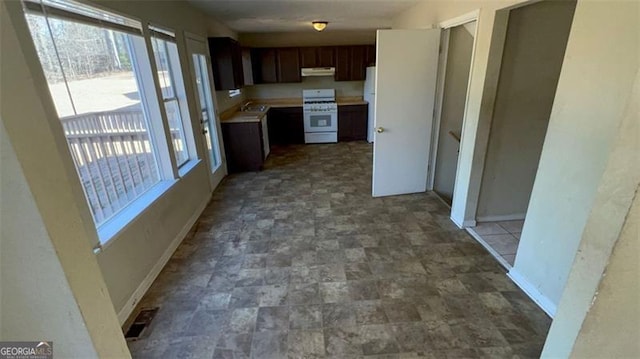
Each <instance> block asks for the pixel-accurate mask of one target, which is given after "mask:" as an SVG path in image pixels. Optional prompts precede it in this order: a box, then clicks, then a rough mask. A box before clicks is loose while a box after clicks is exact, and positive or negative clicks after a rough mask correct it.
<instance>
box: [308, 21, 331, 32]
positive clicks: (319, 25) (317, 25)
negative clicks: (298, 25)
mask: <svg viewBox="0 0 640 359" xmlns="http://www.w3.org/2000/svg"><path fill="white" fill-rule="evenodd" d="M327 24H328V22H326V21H314V22H312V23H311V25H313V28H314V29H315V30H316V31H317V32H321V31H323V30H324V29H326V28H327Z"/></svg>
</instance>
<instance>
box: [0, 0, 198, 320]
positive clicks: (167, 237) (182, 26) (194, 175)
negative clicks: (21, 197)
mask: <svg viewBox="0 0 640 359" xmlns="http://www.w3.org/2000/svg"><path fill="white" fill-rule="evenodd" d="M94 2H95V3H97V4H98V5H99V6H101V7H103V8H106V9H109V10H112V11H116V12H119V13H122V14H124V15H129V16H133V17H136V18H138V19H140V20H141V21H142V23H143V24H147V23H153V24H157V25H162V26H166V27H170V28H171V29H173V30H174V31H176V34H177V37H176V39H177V44H178V51H179V52H180V54H181V56H180V60H181V63H182V66H183V77H184V78H185V80H186V81H185V82H186V83H185V85H186V92H187V97H188V98H191V99H193V98H195V96H194V93H193V91H194V87H193V86H192V83H191V81H192V80H191V73H190V71H189V67H188V66H189V65H188V64H190V62H191V59H190V57H188V56H187V55H186V44H185V38H184V36H183V35H184V32H185V31H186V32H189V33H191V34H195V35H198V36H201V37H203V38H206V37H207V26H208V23H207V19H206V18H205V17H204V16H203V15H202V13H201V12H200V11H198V10H195V9H194V8H192V7H190V6H189V5H188V4H187V3H185V2H183V1H162V2H154V3H153V4H150V3H149V2H146V1H126V2H125V1H109V0H96V1H94ZM22 36H25V35H24V34H23V35H22ZM25 44H29V45H28V46H31V47H32V45H31V41H30V39H29V38H26V41H25ZM4 46H5V45H4V43H3V50H4ZM25 46H27V45H25ZM4 53H5V52H4V51H3V54H4ZM29 60H30V62H31V64H30V65H31V67H30V69H29V70H30V71H31V72H32V73H33V77H35V78H36V79H38V80H39V81H41V82H39V83H37V86H39V87H41V88H42V90H43V91H47V90H46V82H44V77H43V75H42V71H41V69H40V65H39V63H38V59H37V57H36V56H35V52H33V58H29ZM29 77H32V76H29ZM20 83H21V82H14V83H13V86H15V87H18V88H19V85H17V84H20ZM4 84H5V78H3V85H4ZM10 86H11V85H10ZM24 98H25V99H29V103H30V104H31V106H32V104H33V103H34V101H33V99H32V98H31V97H28V96H25V97H24ZM35 103H38V102H37V101H35ZM43 103H46V104H47V105H48V106H49V107H48V108H47V109H46V110H47V112H46V115H47V116H49V117H51V118H53V119H54V126H53V127H52V128H51V129H49V128H46V131H47V134H48V136H50V137H52V138H53V139H54V140H55V141H56V142H57V144H58V145H59V146H60V149H61V150H60V151H61V152H59V156H61V158H64V159H65V161H66V162H65V163H66V164H67V166H66V167H61V168H64V170H65V175H66V176H69V177H70V178H72V179H73V180H71V181H62V182H60V183H59V185H60V186H61V188H64V189H67V188H68V190H70V191H73V192H74V194H76V197H75V199H74V200H75V203H76V204H77V205H78V206H80V207H81V208H80V209H81V210H80V211H79V214H78V215H77V217H76V221H78V220H80V218H81V219H82V220H81V222H80V223H81V224H82V226H84V227H85V229H86V231H87V233H88V235H85V236H84V238H83V240H85V241H86V240H87V238H89V241H90V242H94V241H95V240H96V231H95V227H94V225H93V221H92V220H91V215H90V212H89V210H88V207H87V205H86V201H85V199H84V197H83V194H82V188H81V186H80V183H79V180H78V179H77V174H76V172H75V169H74V167H73V164H72V163H71V159H70V156H69V154H68V149H67V146H66V140H65V138H64V134H63V132H62V128H61V126H60V124H59V122H58V121H57V118H56V117H57V116H56V112H55V110H54V108H53V104H52V103H51V100H50V96H49V95H48V92H44V97H43ZM190 113H191V121H192V126H193V128H198V126H200V125H199V122H198V121H199V111H198V110H197V109H196V108H195V103H193V101H190ZM23 126H26V125H23ZM44 129H45V128H44V127H41V128H39V130H40V131H42V130H44ZM7 130H8V131H9V133H11V129H10V128H7ZM23 131H24V132H25V133H29V132H30V131H31V129H28V130H23ZM32 141H33V139H32V138H31V137H27V138H20V139H18V140H16V141H14V145H15V146H24V145H28V146H30V147H33V144H32V143H31V142H32ZM23 142H24V143H23ZM196 142H197V144H198V149H199V152H200V158H204V150H203V148H204V146H203V144H202V138H201V137H199V136H196ZM36 147H37V146H36ZM36 147H33V149H32V151H35V150H36V149H37V148H36ZM17 152H18V151H17ZM39 152H50V150H40V151H39ZM32 153H33V152H32ZM56 153H58V152H56ZM42 171H46V167H45V168H41V169H38V171H36V172H34V173H33V176H39V174H38V173H40V172H42ZM27 179H28V180H29V179H30V177H29V175H27ZM54 183H56V182H55V181H51V182H50V183H49V184H48V186H53V184H54ZM61 193H63V191H60V190H51V189H50V190H49V191H48V192H47V193H46V196H47V197H48V198H51V199H52V201H59V199H58V197H59V196H60V195H61ZM210 194H211V188H210V182H209V176H208V169H207V168H206V162H204V161H203V162H200V163H199V164H198V165H197V166H196V167H195V168H193V169H192V170H191V171H190V172H189V173H188V174H187V175H186V176H185V177H183V178H181V179H180V180H178V181H177V182H176V183H175V184H174V185H173V186H172V187H171V188H170V189H169V190H168V191H167V192H165V193H164V194H163V195H162V196H161V197H159V198H158V199H157V200H156V201H155V202H154V203H153V204H152V205H151V206H150V207H149V208H147V209H146V210H145V211H144V212H143V213H142V214H140V215H139V216H138V217H136V218H135V219H134V220H133V221H131V222H130V223H129V224H128V225H127V227H126V228H125V229H124V230H123V231H122V232H121V233H120V234H118V235H117V236H116V237H114V238H112V239H111V241H110V242H108V243H107V245H105V246H104V248H103V250H102V251H101V252H100V253H99V254H97V260H98V264H99V266H100V269H101V271H102V275H103V277H104V281H105V283H106V288H108V293H109V295H110V297H111V300H112V303H113V307H114V308H115V310H116V312H118V314H119V316H120V318H119V319H120V320H121V321H122V320H124V319H126V316H127V315H128V314H129V312H130V311H131V310H132V309H133V307H134V305H135V304H136V303H137V301H138V300H139V299H140V297H141V296H142V295H143V294H144V292H145V290H146V289H147V287H148V286H149V285H150V284H151V282H152V281H153V279H154V278H155V276H156V275H157V274H158V272H159V271H160V270H161V269H162V266H163V265H164V263H165V261H166V260H167V259H168V258H169V256H170V255H171V253H172V252H173V250H174V249H175V247H176V246H177V245H178V244H179V243H180V241H181V240H182V238H183V237H184V235H185V234H186V232H187V231H188V229H189V227H190V226H191V224H192V223H193V222H194V221H195V220H196V219H197V217H198V216H199V214H200V213H201V211H202V209H203V208H204V206H205V205H206V203H207V202H208V200H209V198H210ZM66 231H67V229H66V228H65V229H62V233H65V232H66ZM102 310H103V312H104V313H109V310H107V309H104V308H103V309H102Z"/></svg>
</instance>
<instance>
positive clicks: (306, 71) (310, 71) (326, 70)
mask: <svg viewBox="0 0 640 359" xmlns="http://www.w3.org/2000/svg"><path fill="white" fill-rule="evenodd" d="M300 74H301V75H302V77H307V76H334V75H335V74H336V68H335V67H307V68H303V69H302V70H301V71H300Z"/></svg>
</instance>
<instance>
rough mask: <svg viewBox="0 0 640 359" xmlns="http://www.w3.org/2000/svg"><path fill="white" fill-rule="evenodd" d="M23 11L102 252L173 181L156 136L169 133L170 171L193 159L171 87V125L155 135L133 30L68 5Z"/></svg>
mask: <svg viewBox="0 0 640 359" xmlns="http://www.w3.org/2000/svg"><path fill="white" fill-rule="evenodd" d="M23 7H24V10H25V17H26V20H27V24H28V26H29V30H30V33H31V36H32V39H33V42H34V44H35V48H36V51H37V54H38V57H39V59H40V63H41V65H42V69H43V72H44V74H45V77H46V80H47V83H48V87H49V91H50V93H51V97H52V99H53V102H54V104H55V108H56V111H57V114H58V117H59V119H60V122H61V124H62V129H63V131H64V135H65V137H66V139H67V143H68V146H69V150H70V154H71V157H72V159H73V162H74V164H75V167H76V172H77V174H78V177H79V179H80V182H81V184H82V188H83V190H84V194H85V197H86V200H87V203H88V204H89V209H90V211H91V214H92V216H93V220H94V222H95V225H96V227H97V229H98V235H99V237H100V241H101V243H104V242H106V241H107V240H109V239H110V238H111V237H112V236H114V235H115V234H116V233H117V232H119V231H120V230H121V229H122V228H124V227H125V226H126V224H127V223H129V222H130V221H131V220H132V219H133V218H135V217H136V216H137V215H138V214H139V213H141V212H142V211H143V210H144V209H145V208H146V207H147V206H148V205H149V204H151V203H152V202H153V201H154V200H155V199H156V198H157V197H158V196H160V195H161V194H162V193H163V192H164V191H165V190H166V189H168V188H169V187H170V186H171V185H172V184H173V183H174V182H175V173H176V170H174V166H173V164H172V161H171V156H170V151H171V150H170V147H171V144H169V143H168V142H169V141H167V136H166V135H165V132H164V131H165V130H164V128H166V127H168V128H170V129H171V138H172V139H173V141H171V142H172V143H173V144H174V149H175V151H176V158H179V159H180V161H181V162H178V163H184V159H185V158H187V159H188V158H189V154H190V153H195V151H193V152H191V151H190V149H189V147H188V146H187V145H185V137H186V135H187V134H186V133H185V128H184V124H183V122H182V120H183V119H185V120H187V121H188V113H187V109H186V104H184V105H183V104H182V103H181V99H182V98H181V97H180V96H181V92H180V90H178V91H176V87H178V86H177V85H176V83H177V82H178V81H175V80H173V79H172V82H171V85H170V86H166V87H163V98H164V99H165V100H166V101H165V106H166V108H167V113H168V117H169V119H170V120H169V122H170V124H169V125H168V126H164V124H163V116H162V111H163V109H162V108H161V107H160V104H159V103H158V97H157V91H158V89H157V87H156V86H155V84H154V80H153V76H154V75H153V73H152V70H151V63H150V61H149V60H150V57H149V52H148V49H147V46H146V43H145V39H144V37H143V35H142V34H143V31H142V29H143V28H142V24H141V23H140V22H139V21H137V20H135V19H131V18H128V17H125V16H121V15H118V14H115V13H110V12H106V11H103V10H101V9H97V8H94V7H91V6H88V5H85V4H82V3H79V2H75V1H71V0H23ZM160 44H161V45H162V43H160ZM174 48H175V43H173V45H171V43H170V42H169V41H164V45H163V47H162V50H160V51H164V53H163V54H164V55H159V56H165V57H164V59H163V60H162V61H164V62H162V63H163V64H164V65H166V67H162V69H163V71H164V72H163V75H164V74H166V73H167V72H176V71H177V69H179V63H178V62H177V60H176V62H175V65H173V63H172V62H173V61H174V59H173V56H174V55H172V54H173V51H174ZM176 54H177V50H176ZM175 56H176V58H177V55H175ZM174 66H175V67H174ZM159 68H160V66H159ZM177 72H179V71H177ZM167 81H169V80H168V79H167ZM167 83H168V82H167ZM182 87H183V88H184V86H183V85H182ZM181 91H182V95H183V93H184V89H182V90H181ZM165 92H166V94H168V95H167V96H165V95H164V94H165ZM181 109H182V111H181ZM169 113H170V115H169ZM172 116H173V117H172ZM172 118H173V119H175V120H171V119H172Z"/></svg>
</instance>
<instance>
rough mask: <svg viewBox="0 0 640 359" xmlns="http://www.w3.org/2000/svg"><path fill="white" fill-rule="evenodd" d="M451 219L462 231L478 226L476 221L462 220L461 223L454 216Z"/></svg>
mask: <svg viewBox="0 0 640 359" xmlns="http://www.w3.org/2000/svg"><path fill="white" fill-rule="evenodd" d="M449 218H450V219H451V221H452V222H453V223H455V225H456V226H458V228H460V229H465V228H467V227H475V226H476V221H473V220H469V221H465V220H462V221H460V220H458V219H457V218H455V217H454V216H450V217H449Z"/></svg>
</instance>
